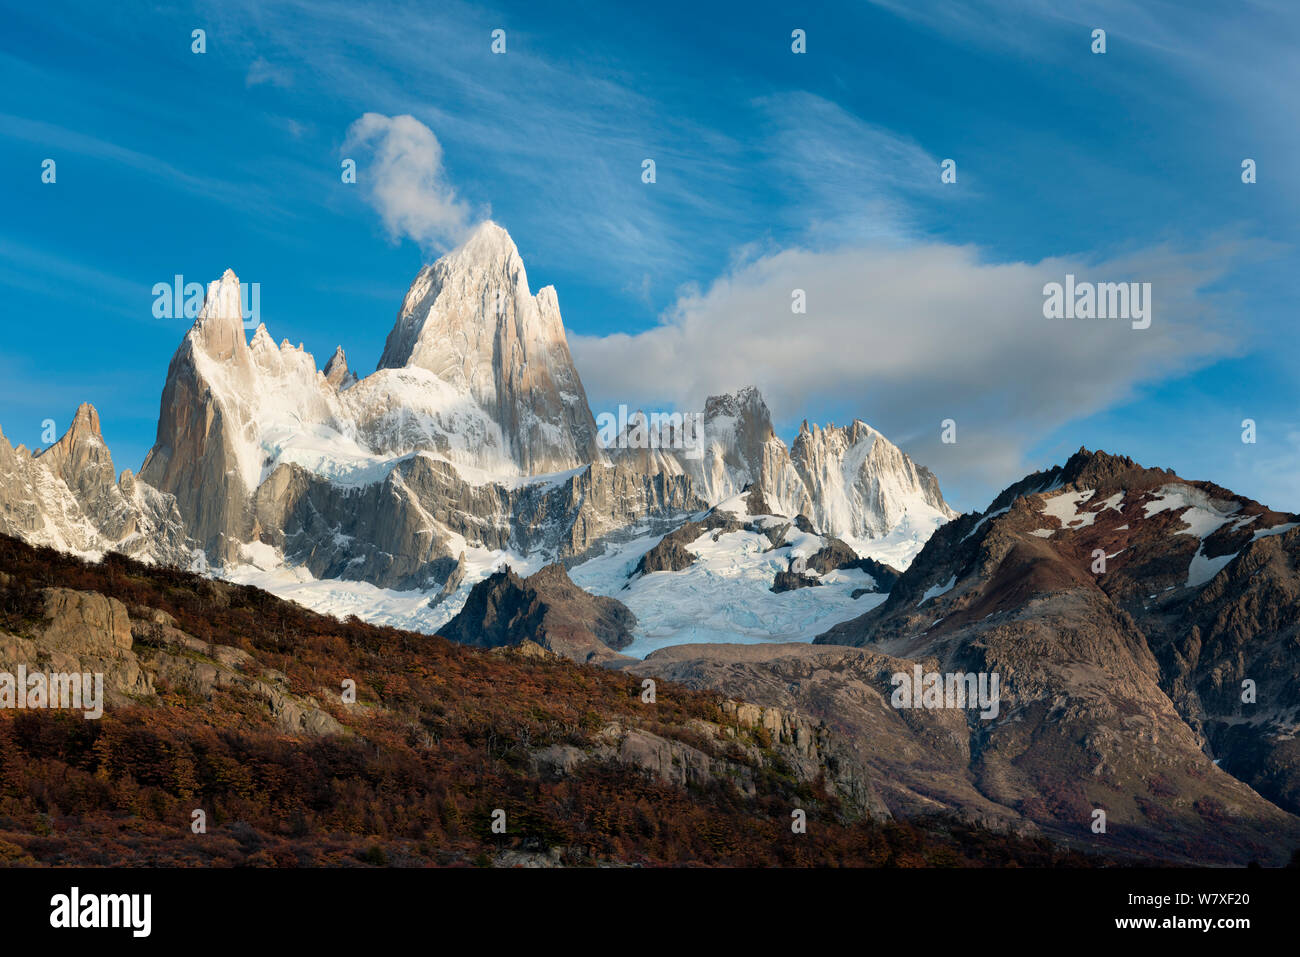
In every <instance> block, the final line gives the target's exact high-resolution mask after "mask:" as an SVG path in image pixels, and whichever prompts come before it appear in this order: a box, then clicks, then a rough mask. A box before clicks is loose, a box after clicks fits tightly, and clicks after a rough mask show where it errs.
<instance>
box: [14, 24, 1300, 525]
mask: <svg viewBox="0 0 1300 957" xmlns="http://www.w3.org/2000/svg"><path fill="white" fill-rule="evenodd" d="M10 6H11V7H13V9H8V10H7V11H6V14H5V16H6V20H7V28H6V30H5V31H4V32H3V34H0V90H3V93H0V177H2V179H3V182H4V183H5V191H4V209H5V215H4V217H3V218H2V219H0V287H3V302H4V303H5V307H4V309H5V311H4V316H3V319H2V321H3V329H4V335H3V348H2V349H0V428H3V430H4V433H5V435H6V436H7V437H8V438H9V439H10V441H11V442H13V443H18V442H23V443H26V444H28V445H29V446H32V445H39V444H41V441H40V432H41V422H42V421H43V420H45V419H47V418H52V419H54V420H55V422H56V423H57V425H58V428H59V429H60V431H61V430H62V429H63V428H64V427H66V425H67V423H68V422H69V421H70V418H71V415H72V413H73V411H74V410H75V408H76V406H77V405H78V403H80V402H82V401H90V402H93V403H94V404H95V405H96V406H97V407H98V408H99V410H100V413H101V418H102V420H103V425H104V432H105V436H106V438H107V440H108V442H109V445H110V447H111V448H112V449H113V451H114V457H115V462H116V464H117V466H118V468H119V469H120V468H125V467H130V468H137V467H138V466H139V464H140V462H141V460H142V459H143V457H144V454H145V452H146V451H147V449H148V447H149V446H150V444H151V443H152V439H153V432H154V427H155V423H156V420H157V414H158V401H159V396H160V394H161V391H162V385H163V380H164V377H165V372H166V366H167V362H168V360H169V359H170V357H171V355H172V353H173V352H174V350H175V348H176V346H177V344H178V343H179V341H180V339H181V337H182V336H183V334H184V331H185V327H186V323H185V322H184V321H183V320H165V319H156V318H154V317H153V314H152V296H151V293H150V290H151V288H152V286H153V285H154V284H155V283H157V282H160V281H168V280H170V278H171V277H172V276H173V275H175V274H177V273H180V274H182V275H184V276H185V277H186V279H187V280H189V281H199V282H207V281H209V280H211V279H215V278H216V277H217V276H219V275H220V273H221V272H222V271H223V270H224V269H225V268H227V267H230V268H233V269H234V270H235V271H236V272H237V273H238V274H239V276H240V278H241V279H243V280H245V281H249V282H251V281H256V282H259V283H260V286H261V313H262V318H263V320H264V321H265V322H266V324H267V326H268V328H269V329H270V331H271V334H272V336H273V337H274V338H275V339H276V340H277V341H278V340H279V339H281V338H288V339H289V340H290V341H291V342H294V343H295V344H296V343H298V342H300V341H301V342H303V343H304V345H305V346H306V348H307V349H308V350H309V351H311V352H312V353H314V354H315V355H316V357H317V359H318V361H319V362H320V363H322V364H323V362H324V360H325V359H326V358H327V357H328V356H329V355H330V354H331V353H332V352H333V350H334V347H335V346H336V345H338V344H342V345H343V346H344V348H345V350H346V351H347V354H348V357H349V360H350V363H351V365H352V366H353V368H354V369H357V370H358V371H360V372H362V373H363V374H364V373H365V372H368V371H370V370H371V369H373V368H374V365H375V362H376V361H377V360H378V357H379V354H380V351H381V349H382V346H383V341H384V337H385V336H386V335H387V333H388V330H389V329H390V328H391V326H392V322H393V319H394V317H395V315H396V311H397V308H398V306H399V305H400V301H401V297H402V294H403V293H404V291H405V289H406V286H407V285H408V284H409V282H410V280H411V279H412V278H413V276H414V275H415V273H416V271H417V270H418V268H419V266H420V265H421V263H423V262H426V261H429V260H430V259H431V258H433V257H436V255H437V254H438V253H439V252H441V251H444V250H445V248H446V247H447V246H448V245H450V244H452V243H454V241H455V236H456V230H457V228H458V227H461V226H469V225H472V224H473V223H474V222H476V221H478V220H481V219H482V218H484V217H488V216H490V217H491V218H493V219H495V220H496V221H497V222H499V223H501V224H502V225H504V226H505V227H506V228H507V229H508V230H509V231H510V233H511V235H512V236H513V238H514V239H515V241H516V243H517V244H518V246H519V248H520V252H521V254H522V256H523V258H524V261H525V263H526V265H527V268H528V271H529V278H530V282H531V284H532V287H533V289H534V291H536V289H538V288H540V287H541V286H542V285H545V284H553V285H554V286H555V287H556V288H557V291H558V294H559V301H560V307H561V310H562V312H563V315H564V320H565V324H566V327H567V329H568V330H569V333H570V337H571V343H572V347H573V352H574V355H575V359H576V360H577V361H578V363H579V371H580V372H581V374H582V376H583V378H584V381H585V382H586V384H587V387H588V392H589V393H590V395H591V399H592V405H593V408H594V409H595V410H596V411H600V410H601V409H610V408H615V407H616V406H617V404H618V403H620V402H628V403H631V404H640V405H644V406H646V407H650V406H652V405H655V404H663V405H679V406H693V407H698V404H699V403H700V402H702V401H703V398H704V396H705V395H707V394H709V393H711V392H720V391H724V390H728V389H733V388H736V387H739V386H742V385H746V384H750V383H753V384H756V385H758V386H759V387H760V388H761V389H762V390H763V392H764V394H765V396H766V397H767V399H768V402H769V405H771V407H772V410H773V413H774V416H775V418H776V424H777V427H778V431H780V432H781V433H782V434H783V435H785V436H786V437H787V438H788V437H790V436H791V435H792V434H793V432H794V430H796V429H797V428H798V424H799V422H800V420H802V419H804V418H807V419H809V420H810V421H818V422H823V423H824V422H826V421H829V420H832V419H833V420H835V421H837V422H839V423H841V424H843V423H846V422H847V421H848V420H850V419H851V418H852V417H854V416H858V417H861V418H863V419H865V420H866V421H868V422H870V423H872V424H873V425H875V426H877V427H878V428H880V429H881V430H882V431H884V432H885V433H886V434H887V435H890V436H891V437H893V438H895V440H896V441H898V442H899V443H900V444H901V445H903V446H904V448H905V449H907V450H908V451H909V452H911V453H912V454H913V455H914V456H915V457H916V458H917V459H918V461H920V462H922V463H924V464H927V465H929V466H930V467H931V468H933V469H934V470H935V472H936V473H937V474H938V475H939V477H940V481H941V483H942V485H943V487H944V489H945V492H946V493H947V494H948V496H949V498H950V500H952V501H953V502H954V504H955V505H956V506H957V507H959V508H966V509H970V508H982V507H984V505H985V504H986V503H987V500H988V499H989V497H990V496H991V495H992V494H993V493H994V492H995V491H996V490H998V489H999V488H1001V487H1002V486H1004V485H1006V484H1009V483H1010V482H1012V481H1014V480H1016V479H1018V478H1019V477H1020V476H1021V475H1022V474H1023V473H1024V472H1025V471H1027V470H1031V469H1033V468H1040V467H1045V466H1047V465H1050V464H1052V463H1054V462H1059V461H1062V460H1063V459H1064V458H1065V457H1066V456H1068V454H1069V453H1070V452H1071V451H1073V450H1074V449H1075V448H1077V447H1078V446H1080V445H1087V446H1088V447H1090V448H1098V447H1100V448H1105V449H1107V450H1109V451H1114V452H1117V453H1122V454H1128V455H1132V456H1133V457H1134V458H1136V459H1138V460H1139V461H1142V462H1144V463H1146V464H1152V465H1161V466H1164V467H1169V468H1174V469H1176V470H1177V471H1178V472H1179V473H1180V474H1183V475H1186V476H1188V477H1191V478H1208V479H1212V480H1214V481H1216V482H1218V483H1219V484H1221V485H1224V486H1227V487H1230V488H1232V489H1234V490H1236V491H1239V492H1242V493H1244V494H1247V495H1251V496H1252V497H1256V498H1259V499H1261V500H1263V501H1265V502H1267V503H1269V504H1271V505H1273V506H1274V507H1279V508H1285V509H1290V510H1300V480H1297V478H1296V472H1297V466H1298V465H1300V403H1298V402H1297V399H1298V398H1300V388H1298V387H1297V381H1300V376H1298V375H1297V373H1298V372H1300V370H1298V369H1297V365H1298V364H1300V360H1298V359H1297V354H1298V351H1297V349H1296V348H1295V345H1294V343H1295V338H1296V337H1295V331H1294V330H1295V323H1296V309H1295V305H1296V295H1295V293H1296V280H1295V268H1294V264H1295V262H1296V248H1295V243H1296V226H1295V224H1296V222H1297V214H1298V213H1300V209H1298V208H1297V207H1298V206H1300V203H1298V202H1297V200H1298V198H1300V196H1298V194H1297V186H1296V182H1295V178H1294V169H1295V164H1294V157H1295V155H1296V149H1297V146H1298V145H1300V144H1297V142H1296V141H1297V139H1298V138H1300V124H1297V122H1296V120H1297V111H1296V102H1297V93H1296V91H1297V90H1300V83H1298V82H1297V81H1300V59H1297V58H1296V57H1295V56H1294V52H1293V51H1294V50H1295V49H1296V46H1297V43H1300V12H1297V11H1296V9H1295V8H1294V6H1293V5H1292V4H1290V3H1285V2H1277V3H1244V4H1237V5H1233V6H1232V8H1231V10H1226V9H1224V5H1221V4H1204V5H1199V4H1184V3H1179V4H1164V3H1141V4H1129V3H1118V2H1103V3H1080V4H1071V5H1069V6H1070V8H1071V12H1070V13H1069V14H1068V15H1065V14H1062V13H1061V12H1059V10H1058V7H1059V6H1060V5H1059V4H1054V3H1049V2H1046V0H1043V2H1030V0H1022V2H1007V3H968V4H949V3H945V4H917V3H899V4H897V5H894V4H891V3H879V4H870V3H868V4H853V5H848V4H844V5H840V4H835V5H829V4H828V5H822V6H821V7H820V8H819V9H818V10H816V11H813V12H804V11H802V10H800V9H799V8H798V7H796V6H794V5H780V4H763V3H757V4H753V3H746V4H715V5H711V7H710V12H709V13H708V15H705V14H704V13H703V12H702V8H700V7H699V5H695V4H689V5H688V4H675V3H659V4H654V5H650V6H642V7H636V6H633V7H628V6H626V5H623V4H618V5H615V4H608V5H604V7H603V8H599V7H587V6H580V5H576V4H546V3H537V2H533V3H527V4H501V5H494V6H487V5H473V6H470V5H460V4H455V3H438V4H404V3H379V4H366V5H361V4H355V3H332V2H328V0H327V2H321V3H309V4H308V3H303V4H264V3H248V4H244V3H239V2H223V3H220V4H212V5H207V4H197V5H189V4H184V3H179V4H159V5H145V4H133V3H128V4H120V5H114V6H112V7H111V8H106V7H105V6H104V5H99V4H87V5H84V6H81V5H77V4H61V3H52V4H45V5H41V6H40V7H38V8H30V7H23V8H22V9H17V8H16V5H10ZM196 28H202V29H204V30H205V31H206V38H207V52H206V53H205V54H202V55H196V54H194V53H192V52H191V49H190V48H191V31H192V30H194V29H196ZM497 28H501V29H504V30H505V31H506V47H507V52H506V53H505V54H504V55H494V54H493V53H492V52H491V49H490V44H491V32H492V31H493V30H494V29H497ZM795 28H800V29H803V30H805V31H806V33H807V53H805V54H802V55H798V54H794V53H792V52H791V48H790V45H791V39H790V34H791V31H792V30H793V29H795ZM1094 28H1102V29H1105V30H1106V31H1107V51H1106V53H1105V54H1101V55H1098V54H1094V53H1092V52H1091V50H1090V46H1091V32H1092V30H1093V29H1094ZM366 114H377V115H378V116H379V117H381V118H391V117H399V116H411V117H413V118H414V120H415V121H418V123H419V124H420V126H421V127H422V128H427V130H428V131H429V133H430V135H431V137H432V138H434V139H435V140H436V143H437V145H438V147H439V149H440V158H439V160H438V163H439V165H438V167H437V168H436V169H431V170H430V171H429V179H428V181H427V182H425V183H424V184H423V187H421V186H420V184H417V186H416V187H415V188H417V189H418V188H427V190H428V191H429V193H430V195H428V196H423V197H421V196H419V195H416V196H413V197H412V199H413V202H415V204H416V207H418V208H419V209H431V208H435V207H436V208H438V209H441V210H442V211H443V212H444V213H448V211H450V212H449V214H448V215H449V217H450V218H449V219H448V218H445V217H444V218H443V219H441V220H438V222H437V223H435V224H432V225H429V226H428V228H424V229H421V228H420V223H419V222H418V221H417V222H416V223H415V224H414V225H412V223H411V222H410V221H409V219H410V217H408V221H407V222H404V223H402V224H399V225H398V226H397V228H396V230H394V229H390V228H389V227H388V226H387V225H386V223H385V219H384V217H383V215H382V214H383V213H384V211H385V210H386V209H387V210H388V211H390V212H391V209H392V203H393V202H394V201H395V200H394V199H393V197H397V201H400V200H401V198H402V197H403V196H406V195H407V194H406V193H404V192H402V190H401V189H400V188H397V189H396V191H390V193H389V194H388V196H389V199H388V200H387V204H388V205H387V206H386V205H385V202H386V201H385V199H384V196H383V195H378V194H377V192H376V190H377V186H378V185H379V182H378V181H379V180H380V178H381V177H380V171H379V168H378V166H377V160H376V154H377V150H376V144H375V143H374V142H362V141H360V140H358V139H357V138H355V137H354V138H353V139H351V140H350V139H349V130H350V129H353V128H354V127H353V124H355V123H357V121H358V120H359V119H360V118H361V117H363V116H364V115H366ZM353 155H355V158H356V159H357V161H358V165H359V171H360V177H359V178H360V182H359V183H358V184H355V185H349V184H344V183H342V182H341V180H340V176H339V164H340V160H341V159H342V158H343V157H345V156H353ZM1246 157H1250V158H1253V159H1254V160H1256V162H1257V164H1258V182H1257V183H1255V184H1253V185H1246V184H1243V183H1242V182H1241V176H1240V164H1241V161H1242V160H1243V158H1246ZM46 158H53V159H54V160H55V161H56V163H57V182H56V183H54V184H52V185H50V184H43V183H42V182H41V175H40V174H41V162H42V160H44V159H46ZM645 158H653V159H654V160H655V163H656V172H657V182H655V183H654V184H652V185H648V184H645V183H643V182H642V181H641V168H642V166H641V164H642V161H643V159H645ZM947 158H952V159H955V160H956V162H957V171H958V177H957V182H956V183H955V184H943V183H941V182H940V178H939V164H940V163H941V161H942V160H944V159H947ZM368 174H371V175H369V178H367V177H368ZM389 185H390V186H391V185H392V184H391V183H390V184H389ZM401 185H402V184H400V183H399V184H397V186H398V187H400V186H401ZM439 204H441V205H439ZM417 219H418V217H417ZM1066 272H1074V273H1076V274H1078V275H1080V277H1081V278H1084V277H1087V278H1091V279H1093V280H1095V281H1150V282H1152V284H1153V302H1154V316H1153V322H1152V327H1151V328H1150V329H1148V330H1144V331H1138V330H1132V329H1131V328H1129V326H1128V324H1127V323H1122V322H1121V323H1107V322H1105V321H1101V320H1097V321H1093V322H1088V321H1079V322H1075V323H1066V322H1054V321H1052V320H1048V319H1045V318H1044V317H1043V316H1042V313H1041V303H1042V295H1041V287H1042V284H1043V283H1044V282H1046V281H1052V280H1057V281H1059V280H1060V279H1062V278H1063V276H1064V274H1065V273H1066ZM795 288H801V289H804V290H805V291H806V294H807V298H808V303H809V308H808V312H807V314H804V315H795V314H792V313H791V312H790V307H789V303H790V296H791V291H792V290H793V289H795ZM1247 417H1249V418H1253V419H1254V420H1256V422H1257V423H1258V442H1257V443H1256V444H1254V445H1246V444H1243V443H1242V442H1241V440H1240V436H1241V425H1240V423H1241V421H1242V419H1243V418H1247ZM945 418H953V419H954V420H956V421H957V423H958V441H957V443H956V444H955V445H945V444H943V443H941V442H940V422H941V420H942V419H945Z"/></svg>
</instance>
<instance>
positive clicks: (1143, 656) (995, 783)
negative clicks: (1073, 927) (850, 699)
mask: <svg viewBox="0 0 1300 957" xmlns="http://www.w3.org/2000/svg"><path fill="white" fill-rule="evenodd" d="M1296 527H1297V517H1296V516H1291V515H1282V514H1279V513H1275V512H1271V511H1269V510H1268V509H1266V508H1264V507H1263V506H1261V505H1259V504H1258V503H1255V502H1251V501H1250V500H1248V499H1244V498H1241V497H1239V496H1235V495H1233V494H1232V493H1230V492H1227V491H1226V490H1225V489H1221V488H1218V487H1217V486H1213V485H1210V484H1208V483H1201V482H1188V481H1184V480H1182V479H1180V478H1178V476H1176V475H1174V474H1173V473H1172V472H1167V471H1163V470H1159V469H1144V468H1142V467H1141V466H1139V465H1137V464H1136V463H1134V462H1132V460H1129V459H1121V458H1116V457H1114V456H1108V455H1105V454H1104V453H1091V452H1088V451H1086V450H1080V452H1079V453H1077V454H1076V455H1075V456H1073V457H1072V458H1071V459H1070V461H1069V462H1067V463H1066V465H1065V466H1063V467H1060V468H1056V469H1053V470H1051V471H1049V472H1046V473H1039V474H1036V475H1033V476H1030V477H1028V478H1027V479H1025V480H1023V481H1022V482H1019V483H1017V484H1016V485H1014V486H1012V487H1011V488H1009V489H1008V490H1007V491H1005V492H1004V493H1002V495H1000V496H998V498H997V499H996V500H995V501H994V502H993V504H992V505H991V506H990V508H989V509H988V510H987V511H986V512H985V513H984V514H983V515H976V514H970V515H965V516H963V517H962V518H960V519H958V520H957V521H955V522H953V523H951V524H950V525H947V526H945V527H943V528H941V529H940V530H939V531H938V532H936V534H935V536H934V538H933V539H931V541H930V542H929V543H927V545H926V547H925V549H924V550H923V551H922V552H921V554H920V555H919V556H918V557H917V558H916V560H915V561H914V562H913V563H912V565H911V566H910V567H909V568H908V569H907V570H906V571H905V572H903V573H902V575H901V576H900V577H899V579H898V581H897V582H896V583H895V584H894V586H893V588H892V589H891V591H890V594H889V597H888V599H887V600H886V601H885V602H884V603H883V604H881V605H879V606H878V607H876V608H874V609H872V610H871V611H869V612H867V613H866V614H865V615H863V616H861V617H860V618H858V619H855V620H853V621H850V622H847V623H845V624H842V625H838V626H836V627H834V628H832V629H831V630H830V631H829V632H827V633H826V634H825V635H823V636H821V637H819V638H818V639H817V643H818V644H828V645H836V644H842V645H854V646H859V647H864V648H869V649H870V650H872V651H877V652H880V653H883V654H890V655H896V656H899V657H903V658H907V659H932V660H934V661H936V662H937V665H938V670H940V671H942V672H963V673H965V672H976V673H978V672H983V673H988V674H992V673H997V674H999V675H1000V676H1001V697H1002V706H1001V712H1000V715H999V716H998V717H997V718H996V719H995V720H993V721H991V722H989V723H988V724H987V725H986V726H985V727H982V728H979V729H978V731H977V732H973V734H974V736H973V737H972V739H971V740H972V742H975V741H978V744H979V746H978V748H977V749H973V750H972V752H971V753H972V757H971V761H970V762H969V769H970V771H971V774H972V780H973V781H974V782H975V783H976V785H977V787H978V789H979V790H980V792H981V794H983V795H984V796H985V797H987V798H988V799H989V800H991V801H993V802H995V803H997V804H999V805H1002V806H1004V807H1007V808H1010V809H1013V810H1014V811H1015V812H1016V813H1018V814H1020V815H1022V816H1024V817H1026V818H1028V819H1030V820H1032V821H1034V822H1036V823H1037V824H1039V825H1040V826H1043V827H1050V828H1053V829H1058V830H1060V831H1062V832H1064V833H1067V834H1068V833H1071V832H1073V833H1075V834H1078V835H1086V834H1087V833H1088V832H1087V827H1088V823H1089V820H1088V815H1089V814H1090V813H1091V810H1092V809H1096V808H1102V809H1105V810H1106V811H1107V814H1108V821H1109V831H1108V834H1110V835H1115V834H1124V835H1126V837H1125V838H1124V839H1125V840H1129V841H1131V842H1133V844H1134V846H1138V845H1143V844H1147V843H1152V842H1154V843H1159V842H1164V841H1168V840H1172V839H1180V840H1187V841H1189V842H1192V844H1193V845H1195V846H1198V847H1199V846H1201V845H1205V846H1208V845H1209V844H1217V845H1218V848H1217V852H1220V853H1230V852H1228V851H1226V850H1225V848H1235V849H1236V850H1235V852H1231V853H1236V854H1237V855H1239V859H1249V857H1250V855H1251V854H1256V853H1257V854H1260V855H1264V853H1265V852H1264V851H1255V850H1252V849H1253V848H1254V847H1255V845H1256V844H1257V843H1260V842H1261V841H1262V840H1263V839H1264V836H1266V835H1268V834H1269V833H1273V834H1274V838H1273V840H1279V839H1283V838H1285V841H1286V842H1288V845H1287V846H1290V844H1291V843H1294V839H1293V837H1292V835H1293V834H1294V833H1295V832H1296V826H1297V823H1298V822H1297V820H1296V818H1294V817H1293V816H1292V814H1291V813H1286V812H1288V811H1290V812H1292V813H1294V812H1295V811H1296V810H1300V808H1297V806H1296V804H1295V794H1296V778H1295V772H1294V762H1293V760H1292V756H1293V752H1292V750H1291V749H1292V741H1293V739H1294V732H1295V727H1296V705H1297V700H1296V696H1295V695H1296V692H1295V688H1296V686H1297V679H1300V674H1298V673H1297V667H1298V666H1297V657H1296V655H1295V651H1294V649H1295V641H1296V631H1295V628H1296V624H1295V622H1296V620H1297V619H1296V611H1297V610H1298V609H1297V606H1296V595H1297V577H1296V571H1295V570H1296V566H1297V556H1300V535H1297V532H1296ZM1207 637H1209V640H1208V641H1207V640H1206V638H1207ZM1288 648H1289V649H1290V650H1289V651H1287V650H1286V649H1288ZM1252 675H1258V676H1259V677H1258V679H1257V680H1256V683H1255V687H1256V688H1257V694H1258V697H1257V699H1256V701H1255V702H1254V703H1252V704H1246V703H1243V701H1242V694H1243V686H1242V681H1244V680H1246V679H1248V678H1250V676H1252ZM1215 759H1217V760H1215ZM1227 772H1231V774H1229V773H1227ZM1232 775H1236V777H1233V776H1232ZM1238 779H1240V780H1238ZM1242 781H1245V782H1248V783H1249V784H1251V785H1253V786H1254V787H1255V788H1256V789H1257V790H1258V791H1259V793H1256V791H1255V790H1251V788H1250V787H1247V786H1246V784H1243V783H1242ZM1261 795H1262V796H1261ZM1266 799H1267V800H1266ZM1270 801H1271V802H1273V803H1270ZM1206 828H1215V829H1223V830H1225V831H1229V832H1231V833H1229V834H1227V836H1226V837H1225V838H1223V839H1214V840H1212V839H1211V838H1210V837H1209V836H1207V835H1206V834H1205V829H1206ZM1233 828H1237V829H1238V830H1236V831H1233V830H1232V829H1233ZM1095 839H1096V840H1098V841H1100V840H1103V837H1102V836H1101V835H1097V836H1096V838H1095ZM1107 839H1109V838H1107ZM1261 859H1263V858H1262V857H1261Z"/></svg>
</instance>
